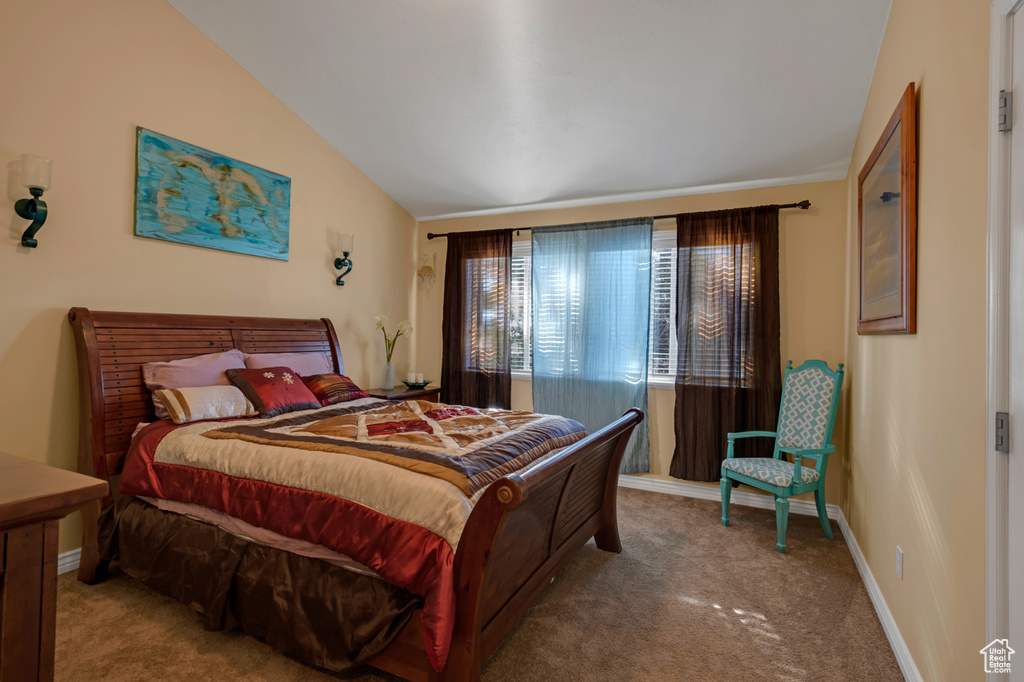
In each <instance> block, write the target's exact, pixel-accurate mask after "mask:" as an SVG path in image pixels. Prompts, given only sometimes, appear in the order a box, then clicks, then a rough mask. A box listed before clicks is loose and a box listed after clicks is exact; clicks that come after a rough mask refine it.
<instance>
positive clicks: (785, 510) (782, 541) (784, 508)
mask: <svg viewBox="0 0 1024 682" xmlns="http://www.w3.org/2000/svg"><path fill="white" fill-rule="evenodd" d="M787 523H789V499H788V498H785V497H780V498H778V499H777V500H775V525H776V527H777V528H778V531H779V540H778V542H776V543H775V549H777V550H778V552H779V554H785V553H786V524H787Z"/></svg>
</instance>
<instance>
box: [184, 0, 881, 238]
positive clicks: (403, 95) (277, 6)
mask: <svg viewBox="0 0 1024 682" xmlns="http://www.w3.org/2000/svg"><path fill="white" fill-rule="evenodd" d="M169 1H170V3H171V5H173V6H174V7H176V8H177V9H178V11H180V12H181V13H182V14H183V15H184V16H185V17H186V18H188V19H189V20H190V21H191V22H192V23H193V24H195V25H196V26H197V27H198V28H199V29H200V30H201V31H203V32H204V33H205V34H206V35H207V36H209V37H210V38H211V39H212V40H213V41H214V42H215V43H216V44H217V45H219V46H220V47H221V48H222V49H223V50H224V51H225V52H227V54H228V55H230V56H231V57H232V58H234V59H235V60H236V61H237V62H238V63H239V64H241V65H242V66H243V67H244V68H245V69H246V70H247V71H248V72H249V73H251V74H252V75H253V76H254V77H255V78H256V79H257V80H259V81H260V82H261V83H262V84H263V85H264V86H266V87H267V88H268V89H269V90H270V91H271V92H272V93H273V94H274V95H276V96H277V97H278V98H280V99H281V100H282V101H283V102H284V103H285V104H287V105H288V106H289V107H290V108H291V109H292V110H293V111H295V113H297V114H298V115H299V116H300V117H302V118H303V119H304V120H305V121H306V122H307V123H309V125H311V126H312V127H313V128H314V129H315V130H316V131H317V132H319V133H320V134H321V135H322V136H323V137H324V138H325V139H326V140H327V141H328V142H330V143H331V144H332V145H333V146H334V147H335V148H336V149H337V150H338V151H339V152H341V153H342V154H344V155H345V156H346V157H347V158H348V159H349V160H350V161H352V162H353V163H354V164H355V165H356V166H357V167H358V168H359V169H360V170H362V171H363V172H364V173H365V174H366V175H367V176H369V177H370V179H372V180H373V181H374V182H375V183H377V184H378V185H379V186H380V187H381V188H382V189H384V191H386V192H387V193H388V194H389V195H390V196H391V197H393V198H394V199H395V200H396V201H397V202H398V203H399V204H401V205H402V206H403V207H404V208H405V209H406V210H408V211H409V212H410V213H412V214H413V215H414V216H416V217H417V218H419V219H429V218H436V217H449V216H453V215H459V214H467V213H469V214H471V213H486V212H499V211H507V210H519V209H522V208H526V207H541V206H557V205H572V204H585V203H598V202H604V201H615V200H624V199H634V198H636V199H639V198H645V197H656V196H672V195H677V194H686V193H693V192H695V191H710V190H715V189H728V188H732V187H735V188H739V187H753V186H771V185H781V184H793V183H799V182H812V181H817V180H835V179H841V178H843V177H845V176H846V170H847V166H848V164H849V162H850V155H851V153H852V151H853V144H854V140H855V138H856V135H857V129H858V126H859V125H860V118H861V114H862V112H863V109H864V103H865V100H866V99H867V93H868V86H869V85H870V81H871V75H872V72H873V70H874V65H875V59H876V57H877V55H878V49H879V45H880V44H881V41H882V33H883V31H884V29H885V23H886V18H887V15H888V12H889V5H890V2H891V0H856V2H850V1H849V0H773V1H771V2H766V1H765V0H730V1H728V2H712V1H710V0H675V1H673V0H288V1H287V2H281V1H280V0H169Z"/></svg>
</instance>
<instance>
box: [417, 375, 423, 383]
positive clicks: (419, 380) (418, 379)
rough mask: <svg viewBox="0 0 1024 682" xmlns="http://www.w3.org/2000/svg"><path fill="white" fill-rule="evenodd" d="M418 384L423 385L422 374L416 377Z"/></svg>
mask: <svg viewBox="0 0 1024 682" xmlns="http://www.w3.org/2000/svg"><path fill="white" fill-rule="evenodd" d="M416 383H417V384H422V383H423V375H422V374H417V375H416Z"/></svg>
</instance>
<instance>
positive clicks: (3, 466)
mask: <svg viewBox="0 0 1024 682" xmlns="http://www.w3.org/2000/svg"><path fill="white" fill-rule="evenodd" d="M106 494H107V482H106V481H103V480H100V479H98V478H93V477H92V476H86V475H84V474H79V473H77V472H74V471H67V470H66V469H58V468H56V467H51V466H48V465H46V464H40V463H39V462H31V461H29V460H27V459H22V458H21V457H15V456H13V455H8V454H4V453H0V530H3V529H7V528H10V527H13V526H18V525H22V524H24V523H25V522H26V521H30V520H33V519H47V518H60V517H62V516H65V515H66V514H68V513H69V512H71V511H72V510H74V509H77V508H78V507H80V506H82V505H83V504H85V503H86V502H90V501H92V500H100V499H103V497H104V496H105V495H106Z"/></svg>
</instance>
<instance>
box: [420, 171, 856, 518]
mask: <svg viewBox="0 0 1024 682" xmlns="http://www.w3.org/2000/svg"><path fill="white" fill-rule="evenodd" d="M802 199H810V201H811V208H810V210H807V211H800V210H792V209H787V210H784V211H782V212H781V213H780V218H779V235H780V244H779V251H780V253H779V257H780V259H779V268H780V280H781V282H780V284H781V301H780V303H781V313H780V315H781V323H782V358H783V361H785V360H786V359H792V360H794V361H796V362H797V363H799V362H801V361H803V360H806V359H810V358H818V359H821V360H825V361H827V362H828V363H829V364H830V365H832V366H833V367H835V366H836V364H837V363H840V362H843V306H842V301H843V295H844V287H845V281H844V263H845V250H846V235H845V223H846V184H845V183H844V182H842V181H838V182H824V183H814V184H806V185H792V186H788V187H772V188H768V189H755V190H743V191H736V192H722V193H718V194H702V195H696V196H687V197H675V198H670V199H655V200H649V201H637V202H628V203H617V204H602V205H598V206H586V207H580V208H566V209H556V210H548V211H532V212H528V213H510V214H504V215H494V216H480V217H473V218H457V219H452V220H442V221H436V222H427V223H421V224H420V225H419V242H418V244H417V249H418V250H419V251H418V252H419V253H428V254H429V253H436V254H437V255H436V262H437V269H438V273H439V275H438V279H437V282H436V283H435V284H434V286H433V287H432V288H431V289H430V290H429V291H428V290H427V289H426V287H424V286H423V285H422V284H420V285H419V286H418V294H417V333H418V334H419V337H418V338H417V340H416V349H417V353H418V356H417V364H418V365H419V366H420V367H421V368H422V369H421V371H422V372H424V374H426V375H427V376H429V377H435V378H436V377H438V376H439V375H440V369H441V310H442V309H441V299H442V298H443V289H444V285H443V273H444V261H445V248H446V242H445V241H444V240H443V239H437V240H432V241H428V240H427V238H426V235H427V233H428V232H452V231H462V230H483V229H491V228H505V227H528V226H535V225H554V224H560V223H573V222H583V221H594V220H609V219H614V218H628V217H632V216H638V215H639V216H642V215H664V214H670V213H682V212H687V211H707V210H716V209H723V208H735V207H740V206H756V205H761V204H773V203H779V204H783V203H790V202H795V201H800V200H802ZM655 229H675V228H674V226H673V225H672V223H671V221H659V222H658V224H657V225H656V226H655ZM517 239H529V232H523V233H521V235H520V236H519V237H517ZM530 389H531V386H530V382H529V381H513V382H512V405H513V407H516V408H520V409H528V408H530V407H531V405H532V399H531V393H530ZM648 400H649V405H648V412H649V414H648V419H649V420H650V421H649V428H650V435H651V473H650V474H649V475H650V476H652V477H655V478H662V479H667V480H676V479H671V478H670V477H669V475H668V469H669V463H670V462H671V461H672V452H673V450H674V448H675V435H674V432H673V410H674V406H675V393H674V392H673V390H672V389H671V388H651V389H650V390H649V396H648ZM842 429H843V424H842V422H841V421H840V423H839V424H838V426H837V431H836V434H835V442H836V443H837V444H839V443H841V442H842V439H843V434H842ZM844 460H845V454H844V453H843V452H842V451H841V449H840V451H839V452H837V454H836V455H834V456H833V457H832V459H831V460H830V461H829V468H828V474H827V479H826V498H827V499H828V501H829V502H830V503H839V502H840V501H841V500H842V495H843V491H844V489H845V487H844V485H843V472H844V470H845V468H846V466H847V465H846V463H845V461H844ZM707 485H713V486H716V487H717V485H718V484H717V483H711V484H707Z"/></svg>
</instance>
